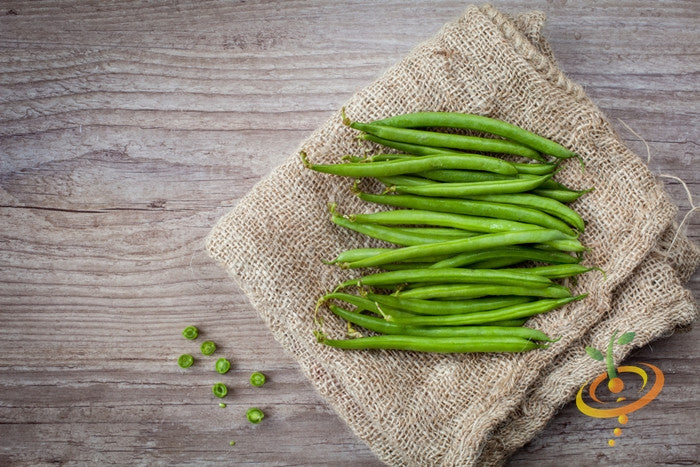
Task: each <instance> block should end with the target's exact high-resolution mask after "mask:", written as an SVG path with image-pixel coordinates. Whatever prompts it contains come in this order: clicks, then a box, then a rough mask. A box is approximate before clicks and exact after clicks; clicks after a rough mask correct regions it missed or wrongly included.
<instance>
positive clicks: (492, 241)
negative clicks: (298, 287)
mask: <svg viewBox="0 0 700 467" xmlns="http://www.w3.org/2000/svg"><path fill="white" fill-rule="evenodd" d="M355 225H357V224H355ZM563 238H566V235H564V234H563V233H562V232H560V231H558V230H551V229H539V230H523V231H517V232H498V233H492V234H483V235H476V236H474V237H468V238H464V239H457V240H447V241H443V242H436V243H430V244H427V245H414V246H407V247H402V248H397V249H394V250H391V251H387V252H386V253H380V254H378V255H375V256H372V257H369V258H365V259H362V260H358V261H353V262H350V263H342V264H341V267H343V268H352V269H354V268H361V267H370V266H381V265H382V264H388V263H396V262H400V261H411V260H414V259H416V258H420V257H425V256H432V255H454V254H459V253H464V252H467V251H476V250H483V249H488V248H497V247H502V246H510V245H518V244H523V243H543V242H548V241H551V240H558V239H563Z"/></svg>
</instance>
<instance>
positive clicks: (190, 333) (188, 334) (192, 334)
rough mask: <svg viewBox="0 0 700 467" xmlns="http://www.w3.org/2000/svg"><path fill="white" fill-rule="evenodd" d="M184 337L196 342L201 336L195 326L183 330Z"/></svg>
mask: <svg viewBox="0 0 700 467" xmlns="http://www.w3.org/2000/svg"><path fill="white" fill-rule="evenodd" d="M182 335H183V336H184V338H185V339H189V340H194V339H196V338H197V336H199V329H197V328H196V327H195V326H187V327H186V328H185V329H183V330H182Z"/></svg>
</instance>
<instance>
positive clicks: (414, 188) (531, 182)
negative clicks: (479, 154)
mask: <svg viewBox="0 0 700 467" xmlns="http://www.w3.org/2000/svg"><path fill="white" fill-rule="evenodd" d="M550 177H551V175H543V176H541V177H536V178H525V179H522V178H516V179H513V180H498V181H488V182H465V183H431V184H423V185H394V186H393V187H391V191H396V192H397V193H408V194H413V195H421V196H439V197H444V198H451V197H454V198H459V197H475V198H477V197H478V198H477V199H483V200H484V201H496V202H505V201H503V200H499V199H498V198H500V197H505V196H506V195H505V194H503V195H502V194H501V193H507V194H512V193H518V194H520V193H523V192H524V191H530V190H534V189H535V188H537V187H538V186H540V185H541V184H542V183H544V181H545V180H549V178H550ZM531 196H536V195H531ZM491 198H495V199H491ZM538 198H539V197H538ZM542 199H549V198H542ZM551 201H554V200H551ZM555 202H556V201H555ZM511 204H514V203H511ZM529 207H532V206H529ZM550 214H551V213H550Z"/></svg>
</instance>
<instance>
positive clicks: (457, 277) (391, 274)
mask: <svg viewBox="0 0 700 467" xmlns="http://www.w3.org/2000/svg"><path fill="white" fill-rule="evenodd" d="M525 269H530V268H523V270H525ZM514 271H515V270H508V271H504V270H501V269H462V268H443V269H406V270H402V271H385V272H378V273H375V274H369V275H366V276H363V277H360V278H356V279H348V280H347V281H345V282H343V283H342V284H340V286H339V288H344V287H350V286H353V285H356V286H374V285H392V284H406V283H412V282H441V283H467V284H501V285H514V286H526V287H537V288H544V287H548V286H550V285H552V281H551V280H550V279H548V278H546V277H543V276H539V275H537V274H535V273H532V274H531V273H529V272H514Z"/></svg>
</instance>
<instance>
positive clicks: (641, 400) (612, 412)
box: [576, 331, 664, 446]
mask: <svg viewBox="0 0 700 467" xmlns="http://www.w3.org/2000/svg"><path fill="white" fill-rule="evenodd" d="M634 336H635V333H633V332H626V333H624V334H622V335H621V336H620V337H618V336H617V331H615V333H613V335H612V337H611V338H610V341H609V343H608V348H607V351H606V355H605V356H603V353H602V352H601V351H600V350H598V349H596V348H593V347H586V352H587V353H588V355H589V356H590V357H591V358H593V359H595V360H598V361H603V360H605V361H606V365H607V371H606V372H605V373H601V374H600V375H598V376H596V377H595V378H594V379H593V381H591V383H590V385H589V383H585V384H584V385H583V386H581V389H579V390H578V393H577V394H576V407H578V409H579V410H580V411H581V412H582V413H583V414H585V415H588V416H589V417H595V418H613V417H617V421H618V422H619V423H620V424H621V425H624V424H626V423H627V421H628V420H629V419H628V416H627V414H629V413H632V412H634V411H636V410H639V409H641V408H642V407H644V406H645V405H647V404H648V403H649V402H651V401H652V400H654V399H655V398H656V396H658V395H659V393H660V392H661V389H662V388H663V386H664V374H663V373H662V372H661V370H660V369H659V368H657V367H655V366H654V365H651V364H649V363H640V365H642V366H644V367H646V368H648V369H649V370H651V372H652V373H653V375H654V378H653V383H652V384H651V387H649V388H648V389H647V390H646V392H644V390H645V388H647V386H648V383H649V374H648V373H647V371H645V370H644V369H643V368H640V367H639V366H621V367H619V368H616V367H615V364H614V363H613V358H612V350H613V346H614V345H615V344H618V345H625V344H629V343H630V342H632V340H633V339H634ZM619 373H633V374H636V375H637V376H639V377H640V378H641V386H640V388H639V391H638V393H637V394H636V395H635V397H634V399H632V400H629V401H628V399H627V397H624V396H621V395H619V394H620V393H621V392H622V391H623V390H624V389H625V384H624V382H623V381H622V379H621V378H620V377H619V375H618V374H619ZM606 380H607V388H608V391H609V395H608V397H609V398H610V399H613V400H614V402H612V400H611V401H603V400H601V397H599V395H598V388H599V386H600V384H601V383H603V382H605V381H606ZM586 386H588V391H587V393H588V397H589V398H590V399H591V400H592V401H593V402H595V403H596V405H595V406H593V405H589V404H587V403H586V402H585V401H584V400H583V394H584V392H585V389H586ZM639 393H643V394H641V395H639ZM616 396H617V397H616ZM613 434H614V435H615V436H620V435H621V434H622V429H621V428H620V427H616V428H615V429H614V430H613ZM608 445H610V446H615V439H610V440H608Z"/></svg>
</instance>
